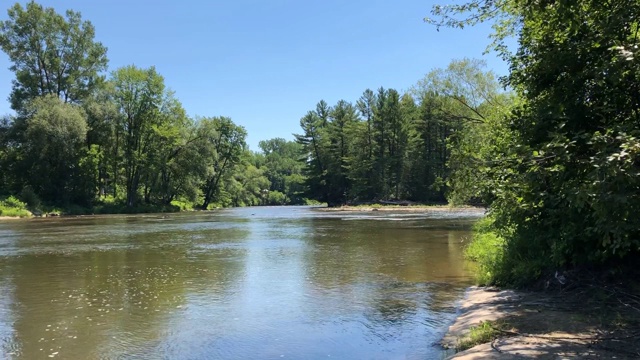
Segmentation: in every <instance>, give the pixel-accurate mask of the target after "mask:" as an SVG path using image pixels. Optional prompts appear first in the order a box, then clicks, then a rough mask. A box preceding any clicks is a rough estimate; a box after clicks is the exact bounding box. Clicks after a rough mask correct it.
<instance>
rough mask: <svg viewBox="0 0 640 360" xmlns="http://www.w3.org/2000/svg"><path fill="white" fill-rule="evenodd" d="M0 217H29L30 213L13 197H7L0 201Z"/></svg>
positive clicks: (25, 206) (22, 203)
mask: <svg viewBox="0 0 640 360" xmlns="http://www.w3.org/2000/svg"><path fill="white" fill-rule="evenodd" d="M0 216H10V217H30V216H31V212H30V211H29V210H27V204H25V203H24V202H22V201H20V200H18V199H17V198H15V197H13V196H9V197H8V198H6V199H4V200H2V201H0Z"/></svg>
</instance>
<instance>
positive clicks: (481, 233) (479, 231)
mask: <svg viewBox="0 0 640 360" xmlns="http://www.w3.org/2000/svg"><path fill="white" fill-rule="evenodd" d="M491 225H492V219H491V218H490V217H486V218H483V219H481V220H479V221H478V222H477V223H476V224H475V226H474V228H473V238H472V240H471V242H470V243H469V244H468V245H467V246H466V248H465V249H464V255H465V257H466V258H467V259H469V260H471V261H474V262H475V263H477V264H478V268H479V269H478V271H477V272H476V281H477V282H478V285H490V284H492V283H494V282H495V279H496V275H497V274H498V273H499V272H500V268H501V264H502V260H503V256H504V247H505V241H504V239H503V238H502V237H500V236H498V234H496V233H495V232H493V231H492V230H491Z"/></svg>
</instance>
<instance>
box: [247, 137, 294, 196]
mask: <svg viewBox="0 0 640 360" xmlns="http://www.w3.org/2000/svg"><path fill="white" fill-rule="evenodd" d="M258 146H260V149H261V150H262V155H263V158H262V160H261V164H256V165H259V166H258V167H259V168H261V169H264V173H265V176H266V177H267V178H268V180H269V182H270V183H271V186H270V187H269V191H270V192H278V193H281V194H282V195H283V196H284V198H283V199H281V200H278V201H277V202H276V203H277V204H280V205H284V204H301V203H302V197H301V195H302V193H303V191H304V187H303V186H304V185H303V184H304V176H303V175H302V172H303V168H304V165H303V163H302V162H301V161H300V159H302V158H303V157H304V153H303V147H302V146H301V145H300V144H299V143H297V142H294V141H286V140H285V139H282V138H274V139H269V140H264V141H260V143H259V144H258ZM269 199H271V194H269ZM269 203H270V204H276V203H274V202H272V201H271V200H269Z"/></svg>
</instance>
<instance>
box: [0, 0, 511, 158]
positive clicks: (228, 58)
mask: <svg viewBox="0 0 640 360" xmlns="http://www.w3.org/2000/svg"><path fill="white" fill-rule="evenodd" d="M436 2H440V3H447V2H448V0H440V1H438V0H436V1H433V0H432V1H429V0H427V1H424V0H422V1H419V0H395V1H391V0H324V1H318V0H309V1H303V0H269V1H266V0H230V1H214V0H212V1H204V0H200V1H197V0H182V1H176V0H172V1H166V0H155V1H151V0H127V1H124V0H109V1H87V0H41V1H39V3H41V4H43V5H44V6H47V7H54V8H55V9H56V10H58V12H60V13H62V12H64V11H65V10H66V9H73V10H76V11H80V12H81V13H82V17H83V19H84V20H90V21H91V22H92V23H93V25H94V26H95V28H96V40H98V41H101V42H102V43H103V44H104V45H105V46H107V48H108V49H109V50H108V58H109V69H110V70H114V69H116V68H118V67H120V66H124V65H128V64H135V65H136V66H139V67H148V66H151V65H155V66H156V68H157V70H158V71H159V72H160V74H162V75H163V76H164V78H165V83H166V84H167V86H168V87H170V88H171V89H173V90H174V91H175V92H176V95H177V97H178V98H179V99H180V100H181V101H182V104H183V105H184V107H185V109H186V110H187V112H188V113H189V115H191V116H196V115H199V116H216V115H224V116H229V117H231V118H232V119H233V121H234V122H235V123H236V124H239V125H242V126H244V127H245V128H246V129H247V131H248V133H249V136H248V138H247V142H248V144H249V146H250V148H251V149H252V150H258V146H257V144H258V142H259V141H260V140H263V139H269V138H273V137H283V138H285V139H293V136H292V135H291V134H292V133H297V132H300V129H299V121H300V118H301V117H302V116H303V115H304V114H305V113H306V112H307V111H308V110H311V109H313V108H315V104H316V103H317V102H318V101H319V100H321V99H324V100H325V101H327V102H328V103H329V105H333V104H335V103H336V102H337V101H338V100H340V99H345V100H347V101H352V102H355V101H356V100H357V99H358V98H359V97H360V95H361V94H362V92H363V91H364V90H365V89H367V88H371V89H376V88H378V87H380V86H384V87H385V88H395V89H397V90H399V91H403V90H407V89H409V88H410V87H411V86H412V85H413V84H415V83H416V82H417V81H418V80H419V79H421V78H422V77H423V76H424V75H425V74H426V73H428V72H429V71H430V70H432V69H434V68H439V67H446V66H447V65H448V64H449V62H450V61H451V60H453V59H461V58H464V57H469V58H481V59H485V60H486V61H487V63H488V65H489V67H488V68H489V69H492V70H494V71H495V72H497V73H498V74H500V75H504V74H506V72H507V66H506V64H504V63H503V62H502V61H501V60H499V59H498V58H497V57H496V56H495V55H493V54H490V55H486V56H483V55H482V53H483V50H484V49H485V47H486V45H487V44H488V43H489V40H488V38H487V36H488V34H489V33H490V27H489V26H488V25H484V26H479V27H474V28H468V29H465V30H451V29H441V30H440V31H439V32H437V31H436V29H435V28H434V27H432V26H430V25H427V24H425V23H424V22H423V20H422V19H423V18H424V17H425V16H427V15H428V14H429V10H430V8H431V5H432V4H433V3H436ZM20 3H22V4H23V5H24V4H25V3H26V1H20ZM1 4H2V6H4V7H5V8H4V9H1V10H0V18H1V19H3V20H4V19H6V17H7V15H6V7H8V6H9V4H13V2H12V1H2V3H1ZM9 66H10V64H9V61H8V58H7V56H6V55H5V54H4V53H0V114H6V113H10V112H11V111H10V108H9V103H8V101H7V100H6V99H7V97H8V95H9V92H10V90H11V80H12V79H13V74H12V73H11V72H10V71H9V70H8V67H9Z"/></svg>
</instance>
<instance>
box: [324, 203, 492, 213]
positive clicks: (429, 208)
mask: <svg viewBox="0 0 640 360" xmlns="http://www.w3.org/2000/svg"><path fill="white" fill-rule="evenodd" d="M316 210H318V211H326V212H332V211H348V212H366V211H385V212H420V213H424V212H451V213H458V212H460V213H463V212H474V213H480V214H483V213H484V212H485V211H486V209H485V208H483V207H473V206H460V207H452V206H446V205H443V206H427V205H425V206H422V205H411V206H397V205H383V206H340V207H322V208H316Z"/></svg>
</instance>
